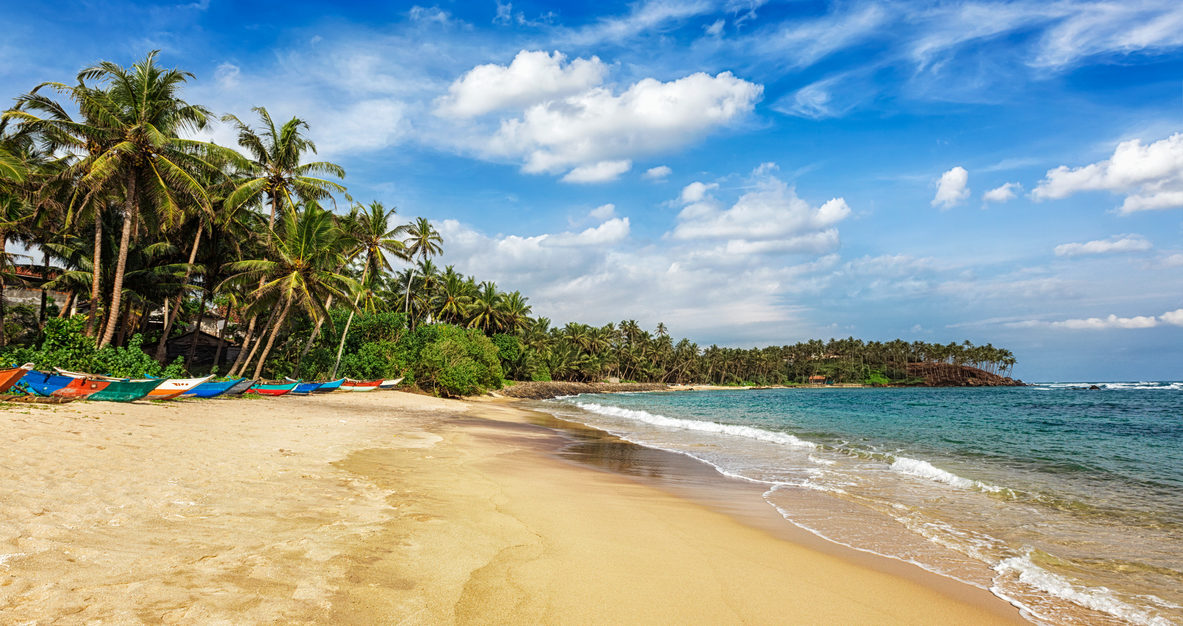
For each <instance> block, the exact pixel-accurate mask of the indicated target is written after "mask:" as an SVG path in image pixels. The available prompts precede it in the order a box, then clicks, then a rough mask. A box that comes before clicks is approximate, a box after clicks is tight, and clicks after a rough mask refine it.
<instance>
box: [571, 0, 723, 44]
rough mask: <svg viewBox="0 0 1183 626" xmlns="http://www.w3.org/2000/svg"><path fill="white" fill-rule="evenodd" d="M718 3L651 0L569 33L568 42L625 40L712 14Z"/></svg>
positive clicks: (696, 0) (688, 0)
mask: <svg viewBox="0 0 1183 626" xmlns="http://www.w3.org/2000/svg"><path fill="white" fill-rule="evenodd" d="M714 9H715V6H714V3H713V2H709V1H707V0H648V1H647V2H638V3H636V4H633V5H632V10H631V11H629V13H628V15H625V16H622V17H611V18H604V19H601V20H599V21H598V22H596V23H594V24H592V25H590V26H587V27H585V28H582V29H580V30H577V31H573V32H570V33H568V34H567V36H566V39H568V40H569V41H570V42H572V43H575V44H578V45H591V44H596V43H600V42H603V41H622V40H625V39H629V38H632V37H636V36H637V35H640V34H642V33H645V32H646V31H650V30H654V29H658V28H661V27H662V26H664V25H666V24H668V23H670V22H678V21H681V20H684V19H687V18H691V17H695V16H697V15H702V14H705V13H710V12H711V11H713V10H714Z"/></svg>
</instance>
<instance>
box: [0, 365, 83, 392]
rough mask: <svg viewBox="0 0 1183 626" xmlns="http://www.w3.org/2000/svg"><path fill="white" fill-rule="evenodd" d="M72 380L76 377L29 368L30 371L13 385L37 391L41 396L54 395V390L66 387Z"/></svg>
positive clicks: (24, 389)
mask: <svg viewBox="0 0 1183 626" xmlns="http://www.w3.org/2000/svg"><path fill="white" fill-rule="evenodd" d="M72 382H74V378H73V377H71V376H61V375H59V374H50V373H49V372H39V371H37V370H29V373H27V374H25V375H24V376H23V377H21V379H20V380H19V381H17V383H16V384H15V385H13V387H15V388H17V389H21V390H23V391H28V392H31V393H35V394H37V395H39V396H47V397H48V396H52V395H53V392H55V391H57V390H58V389H63V388H65V386H66V385H69V384H70V383H72Z"/></svg>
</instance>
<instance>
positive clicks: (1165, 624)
mask: <svg viewBox="0 0 1183 626" xmlns="http://www.w3.org/2000/svg"><path fill="white" fill-rule="evenodd" d="M994 571H995V572H997V573H998V578H996V579H995V584H994V587H993V588H991V590H990V591H991V592H993V593H994V594H995V595H998V596H999V597H1010V596H1009V595H1008V590H1004V589H1002V588H1001V587H1000V580H999V579H1002V578H1004V577H1009V578H1011V579H1013V580H1015V581H1017V582H1019V583H1021V584H1023V585H1026V586H1028V587H1033V588H1035V589H1037V590H1039V591H1041V592H1043V593H1047V594H1050V595H1052V596H1055V597H1057V598H1060V599H1061V600H1067V601H1069V602H1072V603H1073V604H1076V605H1078V606H1082V607H1084V608H1087V609H1092V610H1094V611H1097V612H1100V613H1106V614H1108V615H1112V616H1114V617H1117V618H1119V619H1122V620H1125V621H1127V622H1133V623H1135V624H1151V625H1152V626H1169V625H1170V624H1171V623H1172V621H1171V620H1169V619H1167V618H1165V617H1162V616H1161V615H1155V614H1154V613H1153V612H1151V611H1148V610H1146V609H1143V608H1140V607H1137V606H1134V605H1131V604H1128V603H1126V602H1122V601H1121V600H1119V599H1118V598H1117V597H1116V596H1115V595H1114V594H1113V592H1112V591H1111V590H1109V589H1108V588H1106V587H1084V586H1081V585H1076V584H1073V583H1072V582H1071V581H1069V580H1068V579H1066V578H1064V577H1063V576H1059V575H1057V574H1054V573H1052V572H1049V571H1047V570H1045V569H1043V568H1042V567H1040V566H1038V565H1036V564H1035V562H1034V561H1032V560H1031V555H1030V553H1028V554H1025V555H1023V556H1016V557H1010V558H1008V559H1003V560H1001V561H999V562H998V564H997V565H995V566H994ZM1144 599H1147V600H1150V601H1152V602H1154V603H1156V604H1160V605H1163V604H1170V603H1166V602H1164V601H1163V600H1161V599H1159V598H1158V597H1156V596H1144ZM1012 600H1013V598H1012ZM1025 608H1027V609H1028V610H1030V607H1025ZM1032 612H1033V613H1034V612H1035V611H1032ZM1039 617H1044V619H1052V618H1051V617H1048V616H1039Z"/></svg>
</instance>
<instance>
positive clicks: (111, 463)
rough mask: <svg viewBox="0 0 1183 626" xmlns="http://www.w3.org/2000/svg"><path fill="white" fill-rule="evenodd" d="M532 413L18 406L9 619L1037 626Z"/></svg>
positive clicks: (9, 503)
mask: <svg viewBox="0 0 1183 626" xmlns="http://www.w3.org/2000/svg"><path fill="white" fill-rule="evenodd" d="M520 406H521V405H519V404H515V403H512V402H509V401H464V402H462V401H450V400H440V399H435V398H428V397H424V396H418V395H412V394H407V393H400V392H374V393H368V394H331V395H327V396H316V397H283V398H275V399H214V400H185V401H180V402H170V403H134V404H130V405H124V404H112V403H74V404H70V405H63V406H23V405H15V406H8V405H4V406H3V408H0V623H24V622H33V623H38V622H51V621H60V622H64V623H83V622H92V621H99V622H106V623H138V622H149V623H157V622H165V623H176V622H181V623H210V622H231V623H242V622H322V623H354V624H374V623H412V624H418V623H423V624H434V623H454V622H464V623H472V622H491V623H822V622H825V623H907V624H923V623H930V624H937V623H940V624H947V623H993V622H1015V621H1018V620H1019V616H1018V613H1017V612H1016V611H1014V609H1012V608H1010V607H1009V606H1008V605H1006V604H1004V603H1003V602H1001V601H999V600H996V599H995V598H993V597H992V596H990V595H989V594H988V593H987V592H985V591H981V590H977V589H973V588H970V587H968V586H965V585H961V584H959V583H954V582H952V581H948V580H946V579H943V578H940V577H937V576H935V575H932V574H927V573H925V572H923V571H921V570H919V569H918V568H914V567H912V566H908V565H905V564H901V563H897V562H894V561H888V560H887V559H879V558H872V557H869V556H867V555H862V554H860V553H855V552H853V551H849V550H847V549H844V548H840V547H836V546H832V545H830V544H825V545H820V544H821V543H823V542H820V540H812V542H811V540H809V539H806V538H802V537H797V536H794V535H793V534H792V532H791V531H788V530H782V529H787V528H789V525H788V524H787V523H784V522H783V521H782V520H776V519H774V518H775V514H774V513H772V512H771V508H770V507H767V505H764V504H763V503H762V502H760V501H759V499H758V497H755V498H751V497H750V496H751V493H752V491H751V489H743V488H739V487H737V486H735V485H732V484H731V483H730V482H729V481H726V480H722V479H721V477H718V476H717V475H713V472H712V471H711V470H709V469H708V468H705V466H700V465H698V464H696V463H694V462H692V461H690V460H688V459H684V458H682V459H681V460H678V459H673V458H671V457H673V456H675V455H669V454H665V453H658V451H650V450H645V449H639V448H636V447H632V446H630V444H624V443H621V442H616V441H613V440H612V439H611V438H610V437H607V436H604V435H602V434H599V433H598V431H595V432H591V431H588V432H580V431H579V430H578V429H567V430H559V431H556V430H553V429H551V428H547V427H544V426H540V425H539V424H545V423H546V418H543V417H541V416H539V415H537V414H532V413H531V412H528V411H525V410H523V409H521V408H520ZM551 425H552V426H554V425H557V423H556V424H551ZM756 493H757V495H758V492H756ZM801 534H802V535H803V534H804V533H801Z"/></svg>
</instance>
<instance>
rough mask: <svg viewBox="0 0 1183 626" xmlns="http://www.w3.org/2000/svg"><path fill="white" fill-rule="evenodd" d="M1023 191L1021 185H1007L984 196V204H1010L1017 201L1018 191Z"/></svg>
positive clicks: (996, 188)
mask: <svg viewBox="0 0 1183 626" xmlns="http://www.w3.org/2000/svg"><path fill="white" fill-rule="evenodd" d="M1022 190H1023V186H1022V185H1020V184H1019V183H1006V184H1004V185H1001V186H998V187H995V188H993V189H991V190H990V191H987V192H986V193H984V194H982V202H997V203H1003V202H1009V201H1011V200H1014V199H1015V197H1016V195H1017V194H1016V193H1015V192H1016V191H1022Z"/></svg>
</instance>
